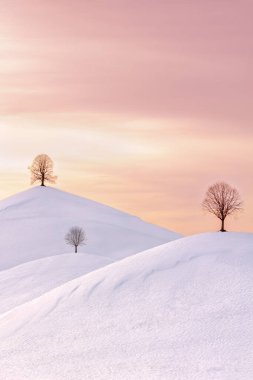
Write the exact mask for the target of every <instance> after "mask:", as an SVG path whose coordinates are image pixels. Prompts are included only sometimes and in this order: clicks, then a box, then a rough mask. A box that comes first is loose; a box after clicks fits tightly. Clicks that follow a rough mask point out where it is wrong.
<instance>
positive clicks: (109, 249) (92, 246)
mask: <svg viewBox="0 0 253 380" xmlns="http://www.w3.org/2000/svg"><path fill="white" fill-rule="evenodd" d="M75 225H79V226H81V227H83V228H84V230H85V232H86V234H87V238H88V243H87V246H83V247H81V248H80V252H88V253H90V254H96V255H102V256H106V255H108V254H109V255H110V257H111V258H112V259H118V258H122V257H125V256H128V255H132V254H134V253H137V252H140V251H142V250H144V249H147V248H150V247H154V246H157V245H159V244H162V243H165V242H168V241H170V240H174V239H176V238H178V237H180V235H179V234H176V233H173V232H170V231H168V230H166V229H164V228H160V227H157V226H155V225H152V224H149V223H146V222H144V221H142V220H141V219H139V218H137V217H135V216H132V215H129V214H126V213H123V212H121V211H118V210H116V209H113V208H111V207H108V206H105V205H102V204H100V203H97V202H94V201H90V200H88V199H85V198H81V197H78V196H75V195H72V194H69V193H66V192H63V191H60V190H57V189H54V188H51V187H41V186H38V187H33V188H31V189H29V190H27V191H24V192H22V193H19V194H17V195H14V196H12V197H10V198H7V199H5V200H3V201H1V202H0V252H1V255H0V270H1V269H7V268H9V267H12V266H14V265H18V264H21V263H24V262H27V261H30V260H36V259H39V258H42V257H45V256H54V255H58V254H61V253H63V252H66V244H65V241H64V237H65V234H66V233H67V232H68V230H69V228H70V227H72V226H75Z"/></svg>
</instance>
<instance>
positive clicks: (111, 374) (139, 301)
mask: <svg viewBox="0 0 253 380" xmlns="http://www.w3.org/2000/svg"><path fill="white" fill-rule="evenodd" d="M252 273H253V234H239V233H237V234H236V233H223V234H222V233H213V234H202V235H198V236H192V237H187V238H183V239H179V240H176V241H174V242H171V243H168V244H165V245H162V246H160V247H156V248H153V249H150V250H148V251H146V252H142V253H140V254H137V255H134V256H131V257H128V258H126V259H123V260H121V261H118V262H116V263H113V264H110V265H108V266H106V267H104V268H101V269H98V270H96V271H94V272H92V273H89V274H86V275H84V276H82V277H80V278H77V279H75V280H72V281H70V282H68V283H66V284H64V285H62V286H60V287H58V288H56V289H54V290H52V291H50V292H48V293H46V294H44V295H42V296H41V297H38V298H36V299H34V300H32V301H30V302H28V303H26V304H24V305H21V306H19V307H17V308H16V309H13V310H11V311H10V312H8V313H6V314H3V315H2V316H1V317H0V352H1V356H0V368H1V376H2V378H3V379H5V380H14V379H15V380H23V379H26V380H31V379H34V378H36V379H38V380H84V379H106V380H107V379H128V380H129V379H134V380H136V379H145V380H148V379H173V380H193V379H198V380H209V379H210V380H211V379H212V380H249V379H252V378H253V361H252V352H253V303H252V299H253V275H252ZM52 363H53V364H52Z"/></svg>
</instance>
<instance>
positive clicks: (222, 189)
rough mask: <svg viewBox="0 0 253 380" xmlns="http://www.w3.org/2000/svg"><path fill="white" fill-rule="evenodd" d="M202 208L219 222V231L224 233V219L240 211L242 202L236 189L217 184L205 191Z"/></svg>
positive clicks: (221, 183) (220, 183) (223, 183)
mask: <svg viewBox="0 0 253 380" xmlns="http://www.w3.org/2000/svg"><path fill="white" fill-rule="evenodd" d="M202 207H203V209H204V210H206V211H208V212H210V213H211V214H214V215H215V216H217V218H218V219H220V220H221V229H220V231H221V232H226V230H225V219H226V218H227V216H230V215H232V214H234V213H235V212H237V211H240V210H242V200H241V197H240V194H239V192H238V190H237V189H235V188H233V187H231V186H230V185H228V184H227V183H225V182H217V183H215V184H214V185H212V186H210V187H209V189H208V190H207V192H206V197H205V199H204V201H203V202H202Z"/></svg>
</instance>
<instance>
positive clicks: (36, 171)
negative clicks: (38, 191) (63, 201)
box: [29, 154, 57, 186]
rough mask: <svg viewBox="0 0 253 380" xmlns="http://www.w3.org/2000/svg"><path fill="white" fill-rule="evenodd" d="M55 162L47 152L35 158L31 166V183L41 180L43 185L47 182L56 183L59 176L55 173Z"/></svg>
mask: <svg viewBox="0 0 253 380" xmlns="http://www.w3.org/2000/svg"><path fill="white" fill-rule="evenodd" d="M53 167H54V163H53V161H52V160H51V158H50V157H49V156H48V155H47V154H39V155H38V156H37V157H35V159H34V160H33V163H32V165H31V166H30V167H29V169H30V171H31V184H34V183H35V182H40V185H41V186H45V182H49V183H55V181H56V179H57V177H56V176H55V175H54V174H53Z"/></svg>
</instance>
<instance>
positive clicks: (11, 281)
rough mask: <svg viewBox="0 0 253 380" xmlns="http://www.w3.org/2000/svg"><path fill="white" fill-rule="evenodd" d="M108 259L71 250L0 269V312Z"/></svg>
mask: <svg viewBox="0 0 253 380" xmlns="http://www.w3.org/2000/svg"><path fill="white" fill-rule="evenodd" d="M111 262H112V260H110V259H108V258H106V257H102V256H96V255H88V254H84V253H83V254H81V255H75V254H73V253H71V254H62V255H57V256H51V257H44V258H42V259H39V260H34V261H29V262H28V263H25V264H21V265H18V266H16V267H13V268H10V269H6V270H3V271H0V314H1V313H3V312H6V311H8V310H10V309H12V308H13V307H16V306H18V305H21V304H22V303H24V302H27V301H30V300H32V299H33V298H36V297H38V296H40V295H42V294H43V293H45V292H48V291H49V290H51V289H53V288H56V287H57V286H59V285H62V284H64V283H65V282H67V281H70V280H72V279H74V278H77V277H80V276H81V275H84V274H86V273H89V272H92V271H94V270H95V269H98V268H100V267H103V266H105V265H108V264H110V263H111Z"/></svg>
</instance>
